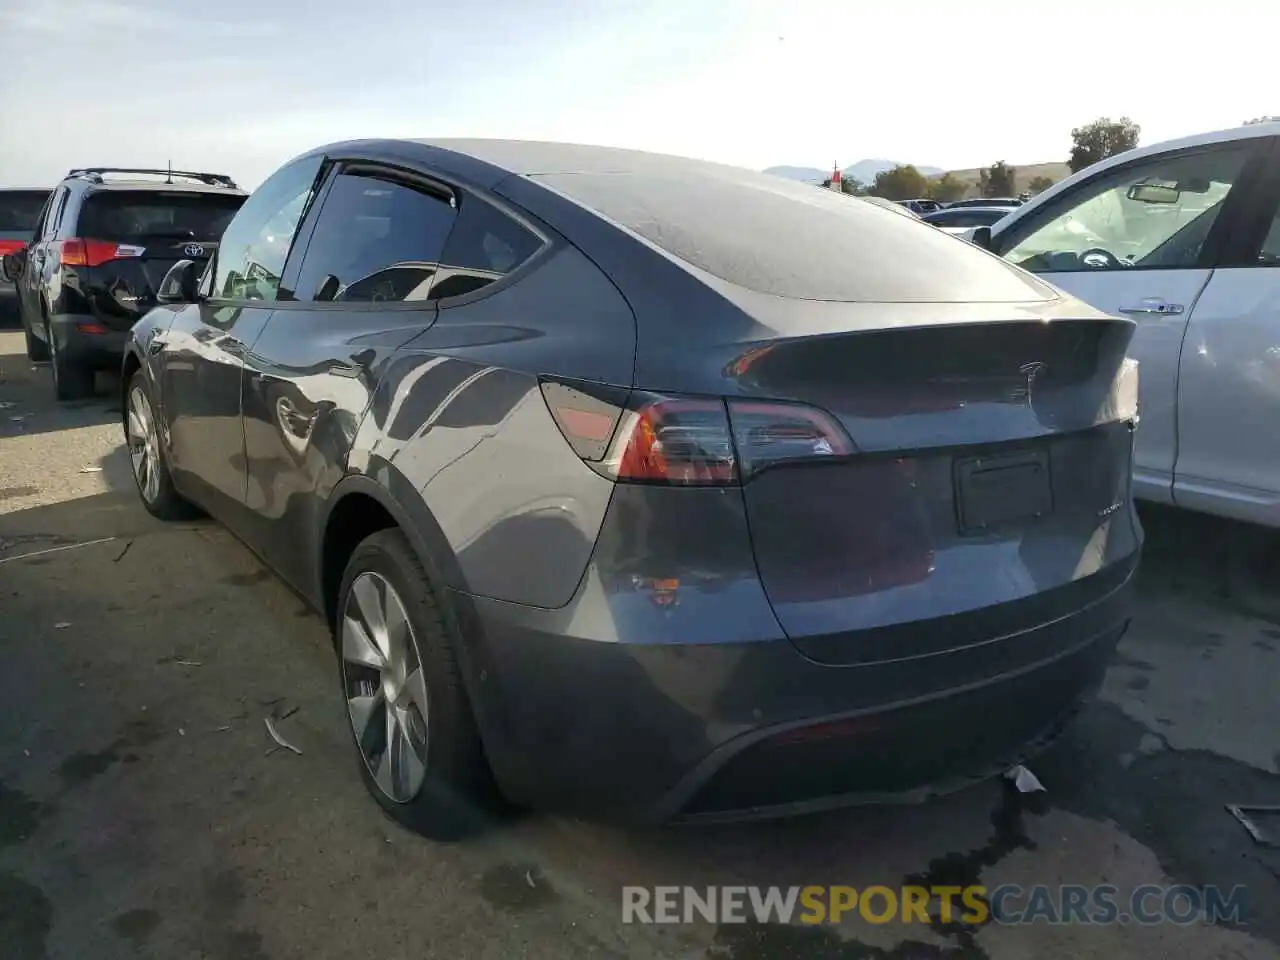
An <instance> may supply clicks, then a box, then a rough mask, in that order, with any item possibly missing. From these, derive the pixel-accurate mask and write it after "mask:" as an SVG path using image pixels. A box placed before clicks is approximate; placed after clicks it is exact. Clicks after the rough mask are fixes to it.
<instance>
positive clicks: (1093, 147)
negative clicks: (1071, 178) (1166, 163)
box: [1067, 117, 1141, 173]
mask: <svg viewBox="0 0 1280 960" xmlns="http://www.w3.org/2000/svg"><path fill="white" fill-rule="evenodd" d="M1140 130H1141V128H1140V127H1139V126H1138V125H1137V124H1136V123H1134V122H1133V121H1132V120H1130V119H1129V118H1128V117H1121V118H1120V119H1119V120H1112V119H1111V118H1110V117H1100V118H1099V119H1097V120H1095V121H1093V123H1090V124H1087V125H1085V126H1083V127H1076V128H1075V129H1074V130H1072V131H1071V156H1070V158H1068V160H1067V166H1069V167H1070V168H1071V172H1072V173H1076V172H1078V171H1080V170H1083V169H1084V168H1085V167H1089V166H1092V165H1093V164H1095V163H1097V162H1098V161H1099V160H1105V159H1107V157H1113V156H1115V155H1116V154H1117V153H1124V151H1126V150H1132V149H1133V148H1134V147H1136V146H1137V145H1138V134H1139V132H1140Z"/></svg>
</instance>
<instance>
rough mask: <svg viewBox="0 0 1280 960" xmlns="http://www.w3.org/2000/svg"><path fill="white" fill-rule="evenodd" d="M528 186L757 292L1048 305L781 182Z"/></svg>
mask: <svg viewBox="0 0 1280 960" xmlns="http://www.w3.org/2000/svg"><path fill="white" fill-rule="evenodd" d="M713 170H714V168H713ZM534 179H536V180H538V181H539V182H542V183H545V184H546V185H547V186H549V187H551V188H553V189H555V190H558V191H560V192H561V193H563V194H565V195H567V196H568V197H570V198H571V199H573V200H576V201H577V202H578V203H580V204H582V205H583V206H585V207H587V208H589V209H592V210H595V211H596V212H598V213H600V214H602V215H603V216H605V217H607V218H608V219H610V220H612V221H614V222H615V223H618V224H620V225H621V226H624V227H626V228H628V229H629V230H632V231H634V232H635V233H638V234H639V235H640V236H642V237H644V238H645V239H646V240H648V241H649V242H650V243H653V244H655V245H657V246H658V247H661V248H662V249H663V250H665V251H666V252H667V253H669V254H672V255H673V256H675V257H678V258H679V259H681V260H683V261H685V262H686V263H689V264H692V265H693V266H695V267H697V268H699V269H701V270H704V271H706V272H707V273H710V274H712V275H713V276H715V277H719V278H720V279H721V280H727V281H728V282H730V283H733V284H736V285H738V286H740V287H745V288H747V289H749V290H755V291H758V292H760V293H767V294H774V295H776V296H780V297H788V298H793V299H799V300H835V301H862V302H876V301H879V302H902V301H919V302H933V303H941V302H984V301H985V302H1013V301H1029V300H1044V299H1048V298H1051V297H1052V296H1053V293H1052V291H1051V290H1050V289H1049V288H1048V287H1046V286H1044V285H1043V284H1038V283H1036V282H1035V281H1033V280H1031V279H1030V278H1029V277H1028V275H1026V274H1022V273H1021V272H1019V271H1016V270H1014V269H1012V268H1011V267H1009V266H1007V265H1006V264H1004V263H1002V262H1000V261H999V260H998V259H996V258H994V257H992V256H990V255H989V254H987V253H985V252H983V251H981V250H979V249H978V248H977V247H973V246H970V245H968V244H964V243H958V242H957V241H956V240H954V239H953V238H952V237H949V236H947V235H946V234H944V233H942V232H941V231H939V230H936V229H934V228H933V227H931V226H928V225H926V224H924V223H922V222H921V221H919V220H918V219H916V218H915V217H906V216H901V215H899V214H897V213H893V212H891V211H889V210H884V209H881V208H880V207H878V206H876V205H874V204H870V203H863V202H860V201H859V200H858V199H857V198H855V197H850V196H846V195H844V194H840V193H835V192H834V191H831V190H821V189H818V188H816V187H812V186H807V185H805V184H792V183H789V182H787V181H786V180H783V179H782V178H780V177H769V176H766V175H763V174H761V175H759V176H753V175H751V174H748V173H746V172H745V171H744V172H743V173H742V174H741V175H739V174H738V173H737V172H736V171H734V172H733V173H730V174H724V175H720V174H718V173H716V172H710V173H701V172H698V173H694V172H690V171H684V172H682V173H680V174H676V173H674V172H670V173H669V172H667V171H655V172H653V173H649V172H647V171H646V172H644V173H631V172H625V173H554V174H536V175H534Z"/></svg>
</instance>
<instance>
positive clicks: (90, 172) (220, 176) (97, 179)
mask: <svg viewBox="0 0 1280 960" xmlns="http://www.w3.org/2000/svg"><path fill="white" fill-rule="evenodd" d="M104 173H124V174H129V173H145V174H150V175H153V176H157V177H165V178H166V179H167V181H168V182H169V183H173V178H174V177H182V178H183V179H186V180H196V181H198V182H200V183H205V184H208V185H209V186H211V187H228V188H230V189H232V190H237V189H239V188H238V187H237V186H236V182H235V181H234V180H232V179H231V178H230V177H229V176H227V175H226V174H225V173H196V172H195V171H192V170H153V169H149V168H146V167H77V168H75V169H74V170H72V171H71V172H70V173H68V174H67V176H68V177H83V178H84V179H86V180H92V181H93V182H94V183H102V182H103V179H102V175H103V174H104Z"/></svg>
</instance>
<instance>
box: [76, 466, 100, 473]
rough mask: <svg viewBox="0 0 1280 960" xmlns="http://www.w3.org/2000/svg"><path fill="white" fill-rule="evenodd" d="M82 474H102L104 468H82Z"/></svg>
mask: <svg viewBox="0 0 1280 960" xmlns="http://www.w3.org/2000/svg"><path fill="white" fill-rule="evenodd" d="M80 472H81V473H101V472H102V468H101V467H81V468H80Z"/></svg>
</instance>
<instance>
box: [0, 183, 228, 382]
mask: <svg viewBox="0 0 1280 960" xmlns="http://www.w3.org/2000/svg"><path fill="white" fill-rule="evenodd" d="M245 196H246V194H245V192H244V191H242V190H240V189H238V188H237V187H236V185H235V184H234V183H233V182H232V180H231V178H230V177H226V176H223V175H220V174H210V173H188V172H184V171H179V170H136V169H113V168H110V167H94V168H86V169H81V170H72V171H71V172H70V173H69V174H68V175H67V177H66V178H65V179H64V180H63V181H62V182H61V183H60V184H59V185H58V186H57V187H56V188H55V189H54V190H53V192H52V193H51V194H50V195H49V197H48V200H47V201H46V202H45V204H44V207H43V209H42V210H41V212H40V214H39V218H38V221H39V222H38V225H37V228H36V230H35V232H34V236H33V237H29V239H30V240H31V244H30V246H29V247H27V248H26V249H23V250H19V251H17V252H16V253H11V254H9V255H8V256H6V257H5V261H4V265H3V271H2V272H3V275H4V277H5V279H7V280H11V281H16V287H17V291H18V301H19V311H20V315H21V318H22V325H23V328H24V330H25V331H26V338H27V356H28V357H29V358H30V359H32V360H49V361H51V362H50V367H51V368H52V371H53V384H54V389H55V391H56V393H57V396H58V399H59V400H75V399H79V398H82V397H85V396H87V395H89V394H91V393H92V392H93V379H94V372H95V371H96V370H99V369H102V368H110V369H116V368H118V366H119V364H120V357H121V355H122V351H123V350H124V343H125V337H126V335H127V334H128V331H129V328H130V327H131V326H133V324H134V323H135V322H136V321H137V320H138V318H139V317H141V316H142V315H143V314H145V313H146V312H147V311H148V310H149V309H151V307H153V306H155V303H156V299H155V292H156V288H157V287H158V286H159V285H160V281H161V280H162V279H163V278H164V275H165V273H166V271H168V269H169V267H171V266H172V265H173V264H174V263H176V262H177V261H178V260H181V259H184V258H186V259H191V260H193V261H196V262H203V261H205V260H207V259H208V257H209V255H210V254H211V253H212V252H213V250H215V249H216V248H217V245H218V238H219V236H221V234H222V230H223V228H224V227H225V226H226V225H227V224H228V223H229V222H230V220H231V217H232V216H233V215H234V214H235V212H236V211H237V210H238V209H240V204H242V203H243V202H244V198H245Z"/></svg>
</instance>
